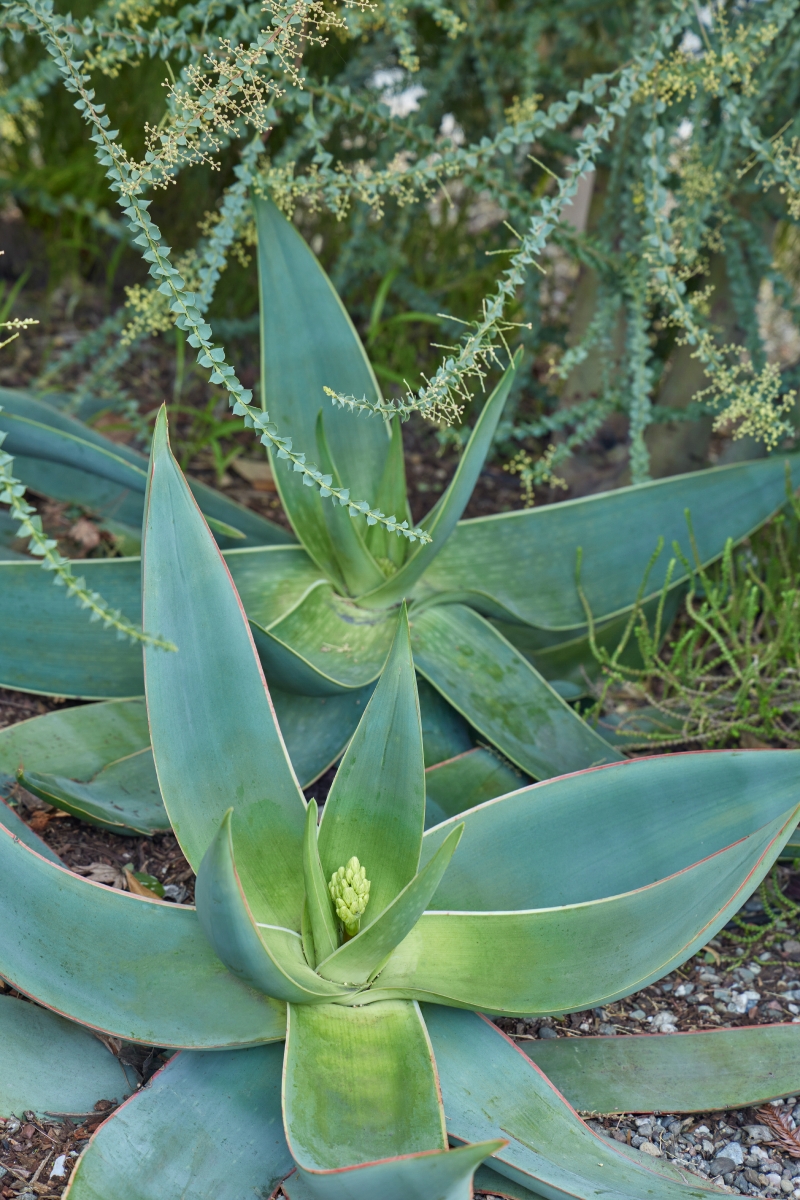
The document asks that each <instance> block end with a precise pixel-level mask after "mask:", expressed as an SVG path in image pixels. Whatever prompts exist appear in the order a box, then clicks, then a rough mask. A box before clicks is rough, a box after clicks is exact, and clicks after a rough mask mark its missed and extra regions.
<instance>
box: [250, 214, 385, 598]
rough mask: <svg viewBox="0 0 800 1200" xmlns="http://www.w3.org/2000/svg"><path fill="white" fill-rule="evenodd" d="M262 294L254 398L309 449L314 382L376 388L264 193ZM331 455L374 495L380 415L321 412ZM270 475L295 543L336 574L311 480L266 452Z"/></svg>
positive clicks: (338, 308)
mask: <svg viewBox="0 0 800 1200" xmlns="http://www.w3.org/2000/svg"><path fill="white" fill-rule="evenodd" d="M254 204H255V215H256V226H257V230H258V269H259V281H260V295H261V356H262V358H261V362H262V396H263V398H264V402H265V404H266V406H267V408H268V409H269V412H270V414H271V416H272V417H273V419H274V421H275V423H276V425H277V426H278V428H279V429H284V430H289V429H290V430H291V434H292V438H293V440H294V442H295V444H296V446H297V448H298V449H301V450H304V451H305V452H306V453H307V454H313V450H312V447H314V445H315V444H316V422H317V414H318V413H319V410H320V407H321V406H322V405H323V404H325V405H327V403H328V402H327V401H326V399H325V395H324V392H323V388H324V387H326V386H328V387H332V388H333V389H334V390H336V391H339V390H341V389H342V388H345V389H347V390H348V391H350V390H351V389H352V390H355V392H356V394H357V395H359V396H360V395H362V394H364V395H367V396H369V397H370V398H374V399H377V398H378V396H379V395H380V389H379V387H378V384H377V381H376V379H375V376H374V374H373V371H372V368H371V366H370V365H369V360H368V359H367V356H366V354H365V353H364V348H363V346H362V345H361V341H360V339H359V337H358V334H357V333H356V331H355V328H354V327H353V323H352V321H351V320H350V318H349V316H348V315H347V313H346V311H345V308H344V305H343V304H342V302H341V300H340V299H339V297H338V295H337V294H336V291H335V290H334V288H333V286H332V285H331V282H330V280H329V279H328V277H327V275H326V274H325V272H324V271H323V269H322V267H321V266H320V264H319V262H318V261H317V259H316V258H315V256H314V254H313V253H312V252H311V250H310V248H309V247H308V246H307V245H306V243H305V241H304V240H303V237H302V235H301V234H300V233H299V231H298V230H297V229H296V228H295V227H294V225H293V224H292V223H291V221H287V219H286V217H284V216H283V214H282V213H281V212H279V210H278V209H277V207H276V206H275V205H274V204H273V202H272V201H271V200H266V199H262V198H260V197H256V198H255V199H254ZM325 427H326V431H327V436H328V441H329V443H330V448H331V452H332V454H333V458H334V461H335V462H336V464H337V465H338V467H339V469H340V470H341V472H342V474H343V476H344V478H345V483H346V485H347V487H349V488H350V490H351V494H352V495H353V496H354V497H355V498H356V499H367V500H369V501H374V500H375V497H376V495H377V492H378V487H379V485H380V481H381V477H382V475H383V468H384V463H385V461H386V456H387V454H388V451H389V427H388V424H387V423H386V421H384V420H383V419H381V418H367V417H364V418H356V419H354V418H353V417H352V416H351V415H350V414H349V413H347V412H342V411H340V410H337V409H334V408H333V407H332V406H331V407H329V408H328V409H327V410H326V413H325ZM273 467H274V472H275V482H276V483H277V485H278V490H279V492H280V495H281V499H282V501H283V505H284V508H285V509H286V512H287V513H288V515H289V519H290V520H291V522H292V525H293V527H294V529H295V531H296V533H297V534H298V536H299V537H300V538H301V540H302V542H303V545H304V546H305V548H306V550H307V551H308V553H309V554H310V555H311V557H312V558H313V559H314V561H315V562H316V563H317V564H318V565H319V566H320V567H321V568H322V570H323V571H324V572H325V573H326V575H327V576H328V578H329V579H331V580H333V581H337V580H338V579H339V577H340V576H339V568H338V562H337V558H338V553H337V547H336V545H335V544H334V542H333V541H332V538H331V534H330V532H329V530H328V526H327V525H326V523H325V517H324V516H323V509H322V505H326V506H329V507H331V508H332V507H333V506H332V504H331V501H330V500H322V499H320V497H319V495H318V493H317V489H316V488H309V487H303V484H302V482H301V479H300V477H299V476H297V475H295V474H294V473H293V472H291V471H288V470H287V469H286V466H285V465H284V464H283V463H280V462H278V461H275V460H274V457H273Z"/></svg>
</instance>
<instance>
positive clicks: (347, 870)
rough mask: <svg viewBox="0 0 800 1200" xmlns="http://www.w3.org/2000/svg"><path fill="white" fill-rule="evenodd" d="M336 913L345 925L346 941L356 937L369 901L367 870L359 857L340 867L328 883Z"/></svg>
mask: <svg viewBox="0 0 800 1200" xmlns="http://www.w3.org/2000/svg"><path fill="white" fill-rule="evenodd" d="M328 889H329V891H330V893H331V899H332V900H333V906H334V908H335V909H336V915H337V917H338V918H339V920H340V921H341V922H342V925H343V926H344V933H345V941H349V939H350V938H354V937H355V936H356V934H357V933H358V929H359V926H360V924H361V915H362V913H363V912H364V909H365V908H366V907H367V902H368V901H369V880H368V879H367V872H366V871H365V869H364V868H363V867H362V866H361V863H360V862H359V861H358V859H357V858H355V857H353V858H351V859H350V861H349V862H348V864H347V866H346V867H339V870H338V871H334V872H333V874H332V875H331V881H330V883H329V884H328Z"/></svg>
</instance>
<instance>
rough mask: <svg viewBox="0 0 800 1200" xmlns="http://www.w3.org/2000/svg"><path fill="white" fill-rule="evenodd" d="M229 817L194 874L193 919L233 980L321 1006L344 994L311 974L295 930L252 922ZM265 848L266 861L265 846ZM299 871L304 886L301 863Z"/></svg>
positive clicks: (284, 997)
mask: <svg viewBox="0 0 800 1200" xmlns="http://www.w3.org/2000/svg"><path fill="white" fill-rule="evenodd" d="M231 817H232V812H231V810H229V811H228V812H227V813H226V814H225V816H224V817H223V820H222V824H221V825H220V827H219V830H218V831H217V833H216V835H215V837H214V840H213V841H212V843H211V845H210V846H209V848H208V850H207V851H206V854H205V857H204V858H203V861H202V863H201V864H200V870H199V871H198V873H197V884H196V887H195V896H196V899H197V915H198V917H199V918H200V924H201V925H202V927H203V929H204V931H205V934H206V937H207V938H208V940H209V942H210V943H211V945H212V946H213V947H214V949H215V950H216V952H217V954H218V955H219V957H220V958H221V960H222V961H223V962H224V963H225V965H226V966H227V967H228V968H229V970H231V971H232V972H233V974H234V975H236V976H237V978H239V979H242V980H244V982H245V983H247V984H250V985H251V986H252V987H255V988H258V989H259V991H261V992H264V993H265V994H266V995H267V996H277V997H279V998H280V999H281V1000H292V1001H296V1002H297V1003H300V1004H320V1003H322V1002H324V1001H326V1000H330V999H332V998H333V997H335V996H344V995H346V994H347V993H348V990H349V989H348V988H345V987H341V986H340V985H337V984H333V983H330V982H329V981H328V980H326V979H321V978H320V976H319V975H317V974H315V972H314V971H313V970H312V968H311V967H310V966H309V964H308V963H307V962H306V960H305V957H304V955H303V946H302V938H301V935H300V933H299V932H297V930H295V929H285V928H281V927H279V926H275V925H264V924H257V923H256V921H255V920H254V918H253V914H252V912H251V910H250V906H249V904H248V899H247V896H246V894H245V892H244V889H243V888H242V884H241V881H240V879H239V873H238V871H237V869H236V862H235V859H234V850H233V841H232V838H231V826H232V820H231ZM263 849H264V850H265V851H266V855H267V856H268V853H269V851H268V847H266V846H265V847H264V848H263ZM297 870H298V873H299V874H300V879H301V883H302V861H301V860H300V859H299V858H298V862H297ZM298 927H299V921H298Z"/></svg>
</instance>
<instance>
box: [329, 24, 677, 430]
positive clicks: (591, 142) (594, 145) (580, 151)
mask: <svg viewBox="0 0 800 1200" xmlns="http://www.w3.org/2000/svg"><path fill="white" fill-rule="evenodd" d="M678 8H679V15H678V17H677V19H676V18H675V17H674V16H673V17H671V18H670V19H669V20H668V21H666V22H665V23H664V25H663V26H662V28H661V30H659V34H658V36H657V39H656V43H655V47H654V48H653V49H652V50H651V52H650V53H649V54H648V55H641V56H639V57H638V59H637V60H636V61H635V62H634V63H633V64H632V65H631V66H629V67H626V68H625V69H624V70H623V71H622V72H621V73H620V76H619V81H618V83H617V84H616V85H615V86H614V87H613V88H612V89H611V98H610V102H609V103H608V104H607V105H605V106H603V107H600V106H599V105H597V104H596V103H595V108H596V111H597V115H598V119H597V121H596V122H595V123H594V124H590V125H589V126H588V128H587V130H586V131H585V133H584V136H583V139H582V141H581V142H580V143H579V145H578V146H577V147H576V149H575V151H574V155H573V162H572V164H571V166H570V168H569V170H568V171H567V173H566V174H565V175H564V177H563V178H562V179H559V180H558V184H557V187H556V192H555V195H554V196H546V197H545V198H544V199H543V200H542V201H541V204H540V206H539V208H540V211H539V213H537V214H536V215H534V216H533V217H532V218H531V221H530V224H529V227H528V231H527V232H526V233H525V234H523V235H522V236H521V237H520V238H519V247H518V248H517V250H516V251H515V252H514V254H513V255H512V257H511V260H510V263H509V265H508V267H507V268H506V270H505V271H503V273H502V275H501V278H500V282H499V283H498V285H497V287H496V289H495V292H494V294H493V295H492V296H491V297H488V298H487V299H486V300H484V302H483V315H482V317H481V319H480V320H479V321H477V322H476V323H475V326H474V329H473V331H472V332H471V333H469V334H468V335H467V336H466V337H465V338H464V340H463V341H462V343H461V344H460V346H458V347H453V353H452V355H451V356H449V357H448V358H447V359H445V361H444V363H442V364H441V365H440V366H439V368H438V370H437V371H436V374H435V375H434V376H433V378H432V379H430V380H426V382H425V385H424V386H423V387H421V388H420V389H419V391H418V393H417V395H416V396H414V395H413V393H411V392H407V393H406V395H405V397H404V398H403V400H402V401H400V402H399V403H398V404H396V411H398V412H400V411H402V412H403V413H404V414H407V413H409V412H412V411H417V412H420V413H421V414H422V415H423V416H426V417H428V418H429V419H430V420H435V421H444V422H445V423H451V422H452V421H453V420H455V419H457V417H458V416H459V415H460V412H461V410H462V408H463V404H464V403H467V402H468V401H469V400H470V399H471V391H470V388H469V382H470V381H471V380H474V379H477V380H479V381H480V383H481V384H482V383H483V380H484V378H485V375H486V372H487V370H488V369H489V367H490V366H492V365H494V364H498V365H499V363H500V356H499V351H500V350H501V348H504V346H505V338H504V335H505V333H506V332H508V330H509V325H508V323H507V321H506V319H505V316H504V314H505V309H506V305H507V304H508V303H509V302H510V301H512V300H513V298H514V296H515V295H516V292H517V289H518V288H519V287H520V286H521V284H522V283H523V282H524V279H525V275H526V272H527V268H528V267H529V266H530V265H532V264H534V265H536V259H537V257H538V256H539V255H540V254H541V252H542V250H543V249H544V247H545V245H546V244H547V239H548V237H549V235H550V234H551V233H552V231H553V229H554V228H555V226H556V223H557V222H558V220H559V219H560V216H561V213H562V212H563V209H564V206H565V205H566V204H567V203H568V202H569V201H571V200H572V198H573V196H574V195H575V193H576V192H577V190H578V181H579V180H580V178H581V176H582V175H584V174H586V172H587V171H589V170H591V169H592V168H593V166H594V164H595V162H596V159H597V156H598V154H599V153H600V151H601V149H602V147H603V144H604V143H605V142H606V141H607V140H608V138H609V137H610V135H611V133H612V131H613V129H614V127H615V125H616V123H617V120H618V119H619V118H620V117H622V116H624V115H625V113H626V112H627V111H628V109H629V108H630V106H631V104H632V102H633V98H634V96H635V94H636V92H637V91H638V90H639V88H640V86H641V83H642V80H643V79H645V78H646V77H647V75H648V74H649V72H650V71H652V70H653V69H654V68H655V66H656V65H657V64H658V63H659V62H660V61H661V60H662V58H663V54H664V48H665V47H666V46H668V45H669V44H670V43H671V41H672V39H673V37H674V35H675V32H676V31H677V30H678V29H679V28H680V27H681V24H682V23H683V22H685V21H686V20H687V9H688V5H687V4H686V3H683V4H681V5H679V6H678ZM606 86H607V81H606V80H603V81H602V86H601V85H600V84H598V85H597V90H598V91H602V92H605V90H606ZM593 90H594V89H593ZM580 99H582V97H575V98H574V105H575V108H577V106H578V103H579V102H580ZM565 107H566V108H567V109H568V108H569V105H567V106H564V105H562V104H558V105H553V106H551V108H550V109H549V110H548V113H547V115H546V116H545V117H543V118H542V120H543V121H546V122H547V123H548V124H549V125H550V127H553V125H555V124H556V123H557V122H558V120H559V119H561V113H562V112H563V111H564V108H565ZM573 111H574V109H573ZM556 114H558V116H557V115H556ZM534 116H535V114H534ZM531 121H533V118H531ZM487 140H488V139H487ZM328 394H329V395H331V398H332V399H335V401H336V402H337V403H339V404H340V405H346V406H348V407H355V406H358V407H360V408H368V407H369V406H370V402H369V401H368V400H367V399H366V398H364V399H362V400H361V401H356V400H354V398H353V397H352V396H342V395H340V394H338V393H335V394H332V393H330V392H329V393H328Z"/></svg>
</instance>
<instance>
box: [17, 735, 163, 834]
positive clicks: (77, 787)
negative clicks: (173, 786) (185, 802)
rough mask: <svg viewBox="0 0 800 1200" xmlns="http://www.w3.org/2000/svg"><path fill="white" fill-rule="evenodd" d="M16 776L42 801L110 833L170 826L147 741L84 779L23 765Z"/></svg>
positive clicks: (148, 831)
mask: <svg viewBox="0 0 800 1200" xmlns="http://www.w3.org/2000/svg"><path fill="white" fill-rule="evenodd" d="M19 781H20V783H21V784H22V786H23V787H25V788H27V789H28V791H29V792H33V794H34V795H35V796H38V797H39V798H40V799H41V800H44V801H46V803H48V804H53V805H55V807H56V808H60V809H62V810H63V811H64V812H68V813H72V814H73V815H74V816H76V817H80V818H81V819H82V820H84V821H88V822H89V823H90V824H91V825H98V826H99V827H100V828H101V829H110V830H111V831H112V833H121V834H143V835H144V836H145V837H152V836H153V834H155V833H166V832H168V831H169V830H170V829H171V826H170V823H169V817H168V816H167V810H166V809H165V808H164V802H163V801H162V799H161V791H160V789H159V786H158V779H157V777H156V769H155V765H154V763H153V752H152V750H151V749H150V747H149V746H148V747H147V748H146V749H145V750H136V751H135V752H134V753H133V754H129V755H127V756H126V757H125V758H119V759H117V760H116V761H114V762H110V763H109V764H108V766H106V767H103V769H102V771H98V772H97V774H96V775H95V776H94V777H93V778H91V779H90V780H87V781H85V782H81V781H80V780H75V779H70V778H68V777H67V776H65V775H52V774H47V773H44V772H40V771H22V773H21V774H20V776H19Z"/></svg>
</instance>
